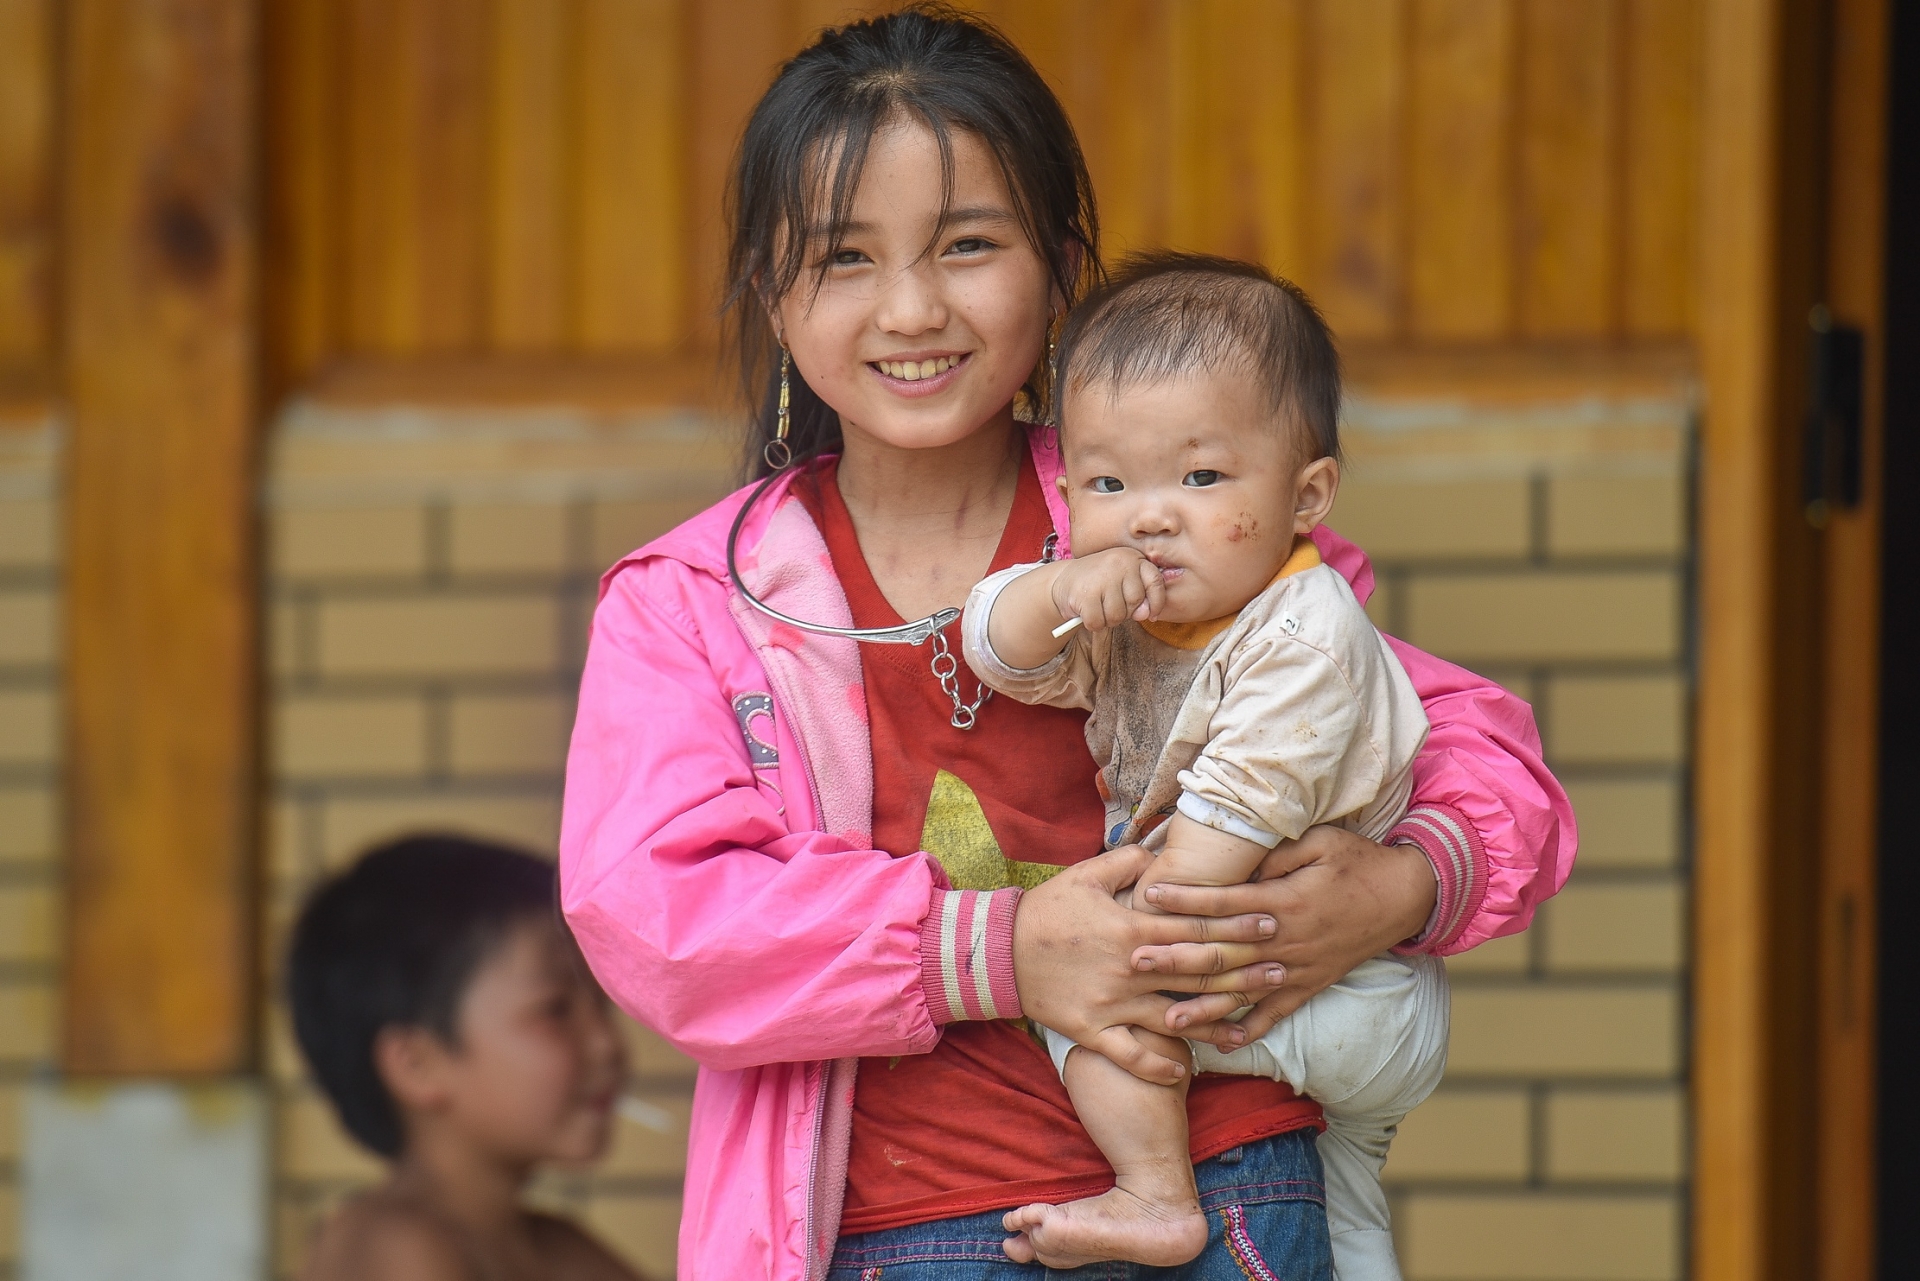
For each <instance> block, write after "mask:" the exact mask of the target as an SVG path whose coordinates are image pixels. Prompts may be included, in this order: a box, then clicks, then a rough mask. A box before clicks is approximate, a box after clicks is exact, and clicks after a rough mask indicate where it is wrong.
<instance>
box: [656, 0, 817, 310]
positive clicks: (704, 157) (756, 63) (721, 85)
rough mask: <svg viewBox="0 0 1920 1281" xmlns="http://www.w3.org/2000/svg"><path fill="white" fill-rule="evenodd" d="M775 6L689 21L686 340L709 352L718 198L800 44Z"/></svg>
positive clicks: (719, 255) (698, 13)
mask: <svg viewBox="0 0 1920 1281" xmlns="http://www.w3.org/2000/svg"><path fill="white" fill-rule="evenodd" d="M788 17H789V15H787V14H784V13H783V12H782V6H781V4H780V3H779V0H713V3H711V4H702V5H696V6H695V7H694V8H693V9H692V10H691V11H689V14H688V24H689V31H688V44H689V48H690V50H691V52H690V53H689V60H688V75H689V76H690V77H691V83H692V85H693V86H696V87H695V88H694V89H693V91H692V92H690V93H689V94H688V100H687V113H688V114H687V136H686V148H687V160H686V163H687V182H686V196H685V209H684V212H683V215H682V216H683V217H684V218H685V224H684V225H685V227H686V237H687V247H688V252H687V277H686V301H687V312H686V319H685V325H686V330H685V333H686V337H687V340H688V344H689V345H690V346H694V347H712V346H713V345H714V344H715V342H716V341H717V339H718V337H719V308H720V304H721V301H722V290H723V289H724V288H725V283H726V282H725V275H726V257H727V243H726V241H727V234H726V219H725V217H724V207H723V203H722V202H723V198H724V194H725V192H726V188H727V179H728V177H729V175H730V173H731V172H732V168H733V160H734V155H735V152H736V150H737V148H738V147H739V145H740V136H741V134H742V133H743V132H744V131H745V129H746V127H747V119H748V117H749V116H751V115H752V114H753V107H754V104H755V103H757V102H759V101H760V95H761V94H763V93H765V92H766V90H767V86H768V85H769V84H771V83H772V82H773V77H774V73H775V72H776V71H777V70H778V69H779V65H780V62H781V60H782V59H784V58H787V57H789V56H791V55H792V54H793V53H794V52H795V51H796V50H797V49H798V48H799V47H800V45H801V40H802V39H803V37H799V36H793V37H790V36H789V31H788V21H787V20H788Z"/></svg>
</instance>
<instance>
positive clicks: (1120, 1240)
mask: <svg viewBox="0 0 1920 1281" xmlns="http://www.w3.org/2000/svg"><path fill="white" fill-rule="evenodd" d="M1001 1226H1003V1227H1004V1228H1006V1230H1007V1231H1008V1232H1011V1233H1013V1234H1014V1235H1012V1236H1010V1237H1008V1238H1007V1239H1006V1241H1005V1242H1004V1243H1003V1245H1002V1247H1001V1248H1002V1249H1004V1250H1005V1251H1006V1252H1007V1257H1008V1258H1009V1259H1012V1260H1013V1261H1014V1262H1015V1263H1033V1262H1035V1261H1036V1260H1037V1261H1039V1262H1041V1263H1044V1264H1046V1265H1047V1266H1048V1267H1050V1268H1078V1267H1082V1266H1084V1265H1085V1264H1089V1263H1103V1262H1107V1261H1109V1260H1115V1259H1124V1260H1127V1261H1129V1262H1132V1263H1144V1264H1148V1265H1151V1266H1154V1267H1162V1268H1171V1267H1178V1266H1179V1265H1180V1264H1182V1263H1186V1262H1188V1261H1190V1260H1192V1259H1193V1258H1195V1257H1196V1256H1197V1255H1198V1254H1199V1253H1200V1251H1201V1250H1203V1249H1205V1248H1206V1244H1207V1220H1206V1216H1205V1215H1203V1214H1201V1213H1200V1203H1199V1201H1198V1200H1197V1199H1195V1198H1194V1197H1193V1196H1192V1195H1191V1194H1189V1195H1188V1196H1186V1197H1184V1198H1182V1199H1180V1200H1175V1201H1172V1202H1168V1201H1162V1200H1159V1199H1148V1198H1145V1197H1142V1196H1139V1195H1137V1194H1135V1193H1133V1192H1129V1191H1128V1190H1127V1189H1126V1188H1124V1187H1116V1188H1114V1189H1113V1190H1112V1191H1111V1192H1106V1193H1103V1194H1101V1195H1100V1196H1096V1197H1088V1198H1087V1199H1086V1200H1084V1201H1069V1202H1067V1203H1066V1204H1064V1205H1045V1204H1036V1205H1024V1206H1021V1207H1020V1208H1019V1209H1018V1210H1009V1211H1007V1214H1006V1217H1005V1218H1004V1219H1002V1220H1001Z"/></svg>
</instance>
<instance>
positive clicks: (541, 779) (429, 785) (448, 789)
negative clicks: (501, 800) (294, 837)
mask: <svg viewBox="0 0 1920 1281" xmlns="http://www.w3.org/2000/svg"><path fill="white" fill-rule="evenodd" d="M564 782H565V777H564V776H563V775H561V774H559V773H553V774H500V775H456V776H454V777H452V778H449V779H447V780H445V781H444V782H436V781H434V780H432V779H429V778H428V777H426V776H425V775H424V774H418V775H412V776H407V777H399V776H388V777H384V778H376V777H361V778H351V777H338V776H335V777H328V778H304V777H303V778H288V777H284V776H276V777H274V778H273V779H271V780H270V781H269V783H268V796H269V798H270V799H272V800H276V801H313V802H326V801H343V800H344V801H365V800H399V799H404V798H411V797H455V798H458V797H470V798H472V799H475V800H486V799H491V798H496V797H501V796H514V797H517V796H526V797H532V796H548V795H552V794H554V793H556V792H557V791H558V790H559V789H560V788H561V786H562V785H563V784H564Z"/></svg>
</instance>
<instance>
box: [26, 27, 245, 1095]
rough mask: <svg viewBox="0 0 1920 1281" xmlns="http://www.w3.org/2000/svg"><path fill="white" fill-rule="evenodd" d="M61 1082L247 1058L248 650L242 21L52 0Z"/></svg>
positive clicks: (214, 1067) (203, 1067)
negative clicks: (57, 86)
mask: <svg viewBox="0 0 1920 1281" xmlns="http://www.w3.org/2000/svg"><path fill="white" fill-rule="evenodd" d="M63 16H64V19H65V21H66V24H67V30H66V33H65V36H66V38H65V40H64V42H63V44H64V54H63V58H62V66H61V73H62V74H61V81H62V83H63V85H64V90H65V91H64V93H63V97H62V106H63V109H62V111H61V113H60V116H61V121H60V130H61V144H62V145H61V154H62V156H63V157H64V158H65V159H66V163H65V164H64V165H63V167H62V170H63V171H62V180H63V187H64V191H63V193H62V195H63V199H62V200H61V202H60V203H61V209H62V218H61V227H60V231H61V239H62V243H63V244H64V245H65V246H66V247H67V249H68V251H69V256H68V258H67V260H66V270H65V272H64V273H63V277H64V279H63V283H64V286H65V288H64V290H63V301H64V307H63V309H62V310H63V314H62V317H61V322H62V323H61V329H62V334H61V339H62V341H61V357H62V364H63V366H64V374H65V378H64V386H65V389H66V393H67V403H66V406H65V417H66V420H67V432H68V436H67V442H68V443H67V454H66V458H65V460H64V465H65V471H66V478H65V479H66V501H65V517H66V520H65V535H64V543H65V547H66V554H67V560H66V569H65V584H64V588H65V601H64V603H65V619H64V623H63V626H62V628H61V631H62V634H63V635H64V637H65V644H64V650H63V655H62V675H63V677H64V683H65V687H66V688H65V693H66V697H65V725H66V733H65V736H64V737H65V746H64V755H65V760H64V773H65V779H66V782H65V787H66V812H67V841H66V846H67V854H68V862H67V869H66V870H67V880H66V885H67V889H68V891H69V894H68V928H67V940H66V948H65V956H64V963H63V969H64V973H63V978H64V997H65V1012H64V1017H63V1019H62V1024H63V1029H62V1032H63V1038H64V1042H65V1047H66V1049H65V1054H64V1056H63V1063H62V1066H63V1067H64V1068H65V1070H67V1071H68V1072H71V1073H78V1074H82V1075H88V1074H103V1075H113V1074H150V1075H167V1074H182V1075H187V1074H224V1073H231V1072H237V1071H246V1070H248V1069H249V1067H250V1066H251V1064H252V1060H253V1048H254V1037H253V1012H254V1009H255V997H256V990H255V981H256V978H257V976H258V974H259V972H260V971H259V969H258V967H257V965H256V955H255V946H254V944H255V938H256V935H255V907H256V904H257V899H256V896H255V893H254V888H255V882H254V850H255V814H256V804H255V803H256V798H257V790H258V786H259V777H258V775H257V773H256V770H257V767H258V760H259V756H258V744H257V741H256V733H255V725H256V717H255V698H256V697H257V693H258V685H257V680H256V677H257V657H258V654H259V647H258V634H257V627H256V624H257V619H258V591H259V589H258V581H259V580H258V578H257V577H256V571H257V568H258V566H257V562H256V559H255V558H256V551H257V548H258V545H259V540H258V538H257V537H256V536H255V530H254V514H255V512H256V510H257V508H256V503H257V491H256V488H255V486H256V480H257V478H256V476H255V472H254V467H253V463H254V457H255V448H254V447H255V442H256V441H257V440H258V437H259V433H258V430H257V425H256V421H255V410H256V408H257V401H256V398H255V395H254V392H255V378H254V357H255V345H254V325H255V312H254V307H253V302H254V298H255V295H256V289H257V276H258V270H257V262H256V257H255V252H256V247H257V245H258V241H259V237H258V233H257V229H256V223H255V218H254V206H253V193H254V191H255V190H256V189H257V184H256V175H257V168H256V166H257V157H258V155H259V145H258V138H257V137H256V135H255V132H254V130H255V120H256V80H255V76H256V74H257V71H258V66H257V64H256V62H255V61H254V59H253V57H252V51H253V50H254V49H255V48H256V46H257V40H256V30H255V27H254V18H255V6H254V5H253V4H251V3H249V0H172V2H171V3H169V4H164V5H156V4H145V3H138V2H137V0H73V2H72V3H69V4H68V5H67V6H66V13H65V14H64V15H63Z"/></svg>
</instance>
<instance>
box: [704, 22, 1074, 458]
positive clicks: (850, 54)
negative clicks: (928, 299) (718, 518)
mask: <svg viewBox="0 0 1920 1281" xmlns="http://www.w3.org/2000/svg"><path fill="white" fill-rule="evenodd" d="M903 114H904V115H906V116H908V117H910V118H914V119H917V120H919V121H920V122H921V123H923V124H925V125H926V126H927V128H928V129H930V130H931V131H932V133H933V136H934V138H935V139H936V141H937V142H938V143H939V146H940V162H941V171H942V175H943V180H944V187H945V191H944V193H943V194H944V196H945V197H946V198H947V199H949V200H950V199H951V196H952V189H953V134H954V131H955V130H962V131H965V132H966V133H970V134H972V135H974V136H975V137H977V138H979V139H980V140H981V141H982V142H984V143H985V144H986V145H987V147H988V149H989V150H990V151H992V152H993V155H994V158H995V159H996V160H998V161H999V163H1000V171H1001V173H1002V174H1003V175H1004V176H1005V178H1006V180H1007V188H1008V190H1009V191H1011V192H1012V193H1013V203H1014V212H1015V215H1016V216H1017V217H1018V218H1019V220H1020V225H1021V228H1022V230H1024V231H1025V232H1026V235H1027V238H1028V239H1029V240H1030V241H1031V242H1032V243H1033V245H1034V246H1035V248H1036V249H1037V250H1038V251H1039V252H1040V254H1041V256H1042V257H1043V258H1045V260H1046V263H1047V266H1048V268H1049V270H1050V271H1051V273H1052V275H1053V281H1054V284H1055V285H1057V286H1058V287H1059V289H1060V292H1061V293H1062V295H1064V296H1065V297H1066V299H1067V300H1068V302H1069V303H1071V302H1073V300H1075V299H1076V298H1078V297H1079V295H1080V292H1081V287H1082V285H1083V284H1084V283H1085V282H1087V281H1089V280H1093V279H1097V277H1098V275H1099V257H1100V255H1099V250H1100V244H1099V238H1100V237H1099V220H1098V218H1097V217H1096V216H1095V212H1094V205H1093V182H1092V180H1091V178H1089V176H1088V174H1087V165H1086V160H1085V159H1084V158H1083V157H1082V156H1081V154H1080V143H1079V140H1078V139H1077V138H1075V137H1074V133H1073V126H1072V125H1071V124H1070V123H1068V121H1067V113H1066V112H1065V110H1063V109H1062V108H1061V106H1060V101H1059V99H1057V98H1055V97H1054V96H1053V91H1052V90H1051V89H1049V88H1048V87H1047V83H1046V81H1045V80H1043V79H1041V77H1040V73H1039V72H1038V71H1036V70H1034V67H1033V64H1032V63H1030V62H1028V61H1027V59H1026V57H1025V55H1023V54H1022V53H1021V52H1020V51H1019V50H1018V49H1016V48H1015V47H1014V46H1013V44H1012V42H1011V41H1009V40H1008V39H1007V38H1006V37H1005V36H1004V35H1002V34H1001V33H1000V32H999V31H997V30H996V29H995V28H994V27H992V26H991V25H989V24H988V23H986V22H984V21H982V20H981V19H979V18H977V17H975V16H973V15H971V14H967V13H962V12H960V11H959V10H957V9H953V8H950V7H948V6H946V5H944V4H934V3H919V4H912V5H909V6H907V7H906V8H904V9H901V10H899V11H898V12H895V13H890V14H887V15H886V16H884V17H880V18H872V19H869V20H867V21H865V22H856V23H852V24H850V25H848V26H844V27H838V28H833V29H830V30H827V31H824V32H822V33H821V35H820V37H819V39H817V40H815V41H814V42H813V44H811V45H810V46H808V47H807V48H806V49H805V50H803V51H802V52H801V53H800V54H798V55H797V56H796V57H794V58H793V59H792V60H791V61H790V62H788V63H787V64H786V65H785V66H783V67H782V68H781V69H780V74H779V75H778V76H777V77H775V79H774V82H773V85H772V87H771V88H769V89H768V90H767V92H766V94H765V96H764V97H762V98H761V99H760V105H759V106H757V107H755V108H754V112H753V117H752V119H750V120H749V121H748V122H747V129H746V134H745V135H744V136H743V137H742V139H741V142H740V150H739V154H738V156H737V158H736V162H735V164H734V170H733V179H732V181H731V182H730V183H729V185H728V190H727V220H728V224H729V228H730V232H731V247H730V249H729V251H728V254H727V294H726V304H725V305H726V309H727V312H728V321H729V327H730V329H731V336H732V338H733V340H734V342H735V343H736V345H737V346H738V349H739V357H740V374H741V382H742V388H743V390H744V391H745V393H746V399H747V403H748V404H749V405H752V406H753V407H754V409H753V414H752V427H751V431H750V433H749V440H748V448H747V458H748V469H749V471H750V472H751V473H752V474H753V475H756V476H762V475H765V474H766V471H767V468H766V464H765V462H764V460H763V459H762V458H761V451H762V449H763V447H764V446H765V444H766V442H767V441H769V440H771V439H773V434H774V424H775V418H776V415H777V412H778V403H779V384H780V359H779V356H780V352H779V346H778V344H777V342H776V341H775V339H774V335H773V331H772V328H771V326H769V325H768V323H767V317H766V313H765V310H764V309H765V305H766V302H767V301H768V300H773V299H779V298H783V297H785V296H786V294H787V291H788V290H790V289H792V288H793V287H794V285H795V284H796V283H798V282H799V280H800V277H801V275H802V274H803V272H804V271H805V270H806V260H807V254H808V250H809V248H810V247H813V248H817V247H818V246H817V242H815V243H814V245H813V246H810V245H809V242H808V237H807V236H806V234H805V232H806V229H807V228H808V227H810V226H818V225H820V224H821V223H822V222H823V221H824V223H825V225H826V227H827V229H828V231H827V235H828V243H827V246H826V252H825V254H824V255H822V258H823V261H825V260H831V258H832V256H833V254H834V253H835V252H836V251H837V250H838V249H839V246H840V243H841V240H842V237H843V235H844V232H843V228H844V227H845V224H846V223H847V221H848V219H849V217H850V214H851V209H852V205H853V198H854V193H855V192H856V191H857V190H858V188H859V183H860V172H861V169H862V168H863V167H864V165H865V163H866V158H867V152H868V149H869V147H870V145H871V143H872V141H873V137H874V135H875V134H876V133H877V132H879V131H880V130H881V129H882V128H883V127H884V126H885V125H887V124H888V123H889V122H890V121H892V120H893V119H895V118H896V117H898V116H900V115H903ZM822 164H831V167H832V168H831V172H830V173H822V172H821V171H820V166H821V165H822ZM823 193H824V194H825V195H826V199H827V207H826V209H825V211H824V212H825V214H826V217H825V218H824V219H822V218H821V217H820V216H819V215H820V213H821V212H822V211H820V210H819V209H818V208H816V207H815V206H814V201H815V198H816V197H817V196H818V195H820V194H823ZM783 234H784V243H783V240H782V237H783ZM932 248H933V246H932V245H931V244H929V246H928V250H929V252H931V250H932ZM818 279H819V276H818V275H816V276H815V281H816V282H817V281H818ZM790 377H791V383H790V385H791V388H792V397H791V403H790V410H789V413H790V418H791V432H790V435H789V437H788V444H789V445H790V446H791V448H792V450H793V455H794V457H795V458H796V459H805V458H810V457H813V456H814V455H816V454H820V453H825V452H830V451H832V450H834V449H837V448H838V447H839V445H840V420H839V418H838V416H837V415H836V414H835V413H834V411H833V410H832V409H830V408H828V406H827V404H826V402H825V401H823V400H821V399H820V398H819V396H817V395H815V394H814V392H813V389H812V388H811V387H808V386H807V382H806V379H804V378H802V377H801V376H800V371H799V370H797V369H796V370H794V371H792V374H791V376H790ZM1040 380H1042V372H1041V371H1036V382H1035V383H1030V384H1029V385H1028V387H1027V389H1026V390H1027V393H1028V395H1029V397H1031V398H1033V399H1034V400H1038V399H1040V397H1041V396H1042V394H1043V393H1044V391H1045V389H1044V388H1042V387H1040V386H1038V385H1037V383H1038V381H1040Z"/></svg>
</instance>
